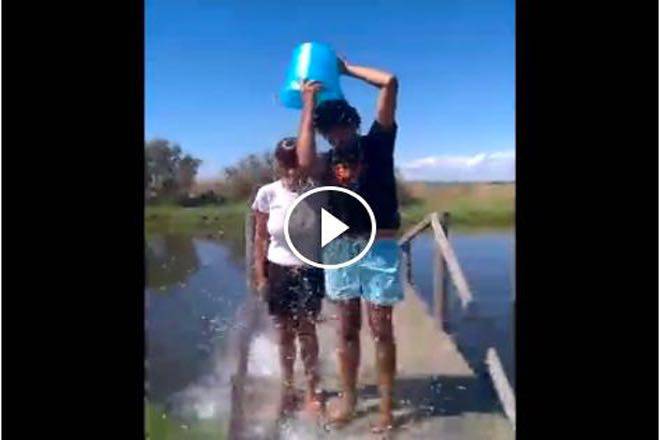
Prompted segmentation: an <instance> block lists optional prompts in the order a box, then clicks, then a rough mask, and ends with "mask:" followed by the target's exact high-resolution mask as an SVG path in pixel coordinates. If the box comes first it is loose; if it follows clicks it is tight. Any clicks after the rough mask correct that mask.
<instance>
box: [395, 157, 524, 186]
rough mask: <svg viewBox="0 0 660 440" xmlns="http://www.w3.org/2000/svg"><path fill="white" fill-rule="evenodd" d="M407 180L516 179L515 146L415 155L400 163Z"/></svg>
mask: <svg viewBox="0 0 660 440" xmlns="http://www.w3.org/2000/svg"><path fill="white" fill-rule="evenodd" d="M400 168H401V172H402V173H403V176H404V177H405V178H406V179H408V180H438V181H446V180H451V181H457V180H458V181H490V180H507V181H508V180H515V173H516V152H515V150H508V151H495V152H491V153H477V154H474V155H470V156H467V155H440V156H428V157H423V158H420V159H415V160H412V161H410V162H407V163H404V164H403V165H402V166H400Z"/></svg>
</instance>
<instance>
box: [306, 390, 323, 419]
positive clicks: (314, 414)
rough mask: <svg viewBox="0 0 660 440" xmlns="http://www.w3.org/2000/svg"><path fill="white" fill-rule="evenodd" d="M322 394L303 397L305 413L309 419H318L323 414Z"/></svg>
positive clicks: (309, 394) (310, 394) (308, 394)
mask: <svg viewBox="0 0 660 440" xmlns="http://www.w3.org/2000/svg"><path fill="white" fill-rule="evenodd" d="M323 403H324V402H323V394H322V393H307V394H306V396H305V413H306V414H307V416H309V417H311V418H315V419H316V418H318V417H319V416H320V415H321V413H322V412H323Z"/></svg>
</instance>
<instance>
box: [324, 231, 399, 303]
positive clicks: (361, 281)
mask: <svg viewBox="0 0 660 440" xmlns="http://www.w3.org/2000/svg"><path fill="white" fill-rule="evenodd" d="M361 241H362V242H361ZM363 241H366V240H365V239H355V238H344V237H339V238H337V239H335V240H333V241H331V242H330V243H328V244H327V246H326V248H325V249H324V251H325V253H326V254H325V256H326V257H332V258H339V259H342V260H348V259H350V258H353V257H354V256H356V255H357V254H358V252H359V250H360V249H362V247H363V246H364V243H363ZM399 253H400V251H399V245H398V243H397V242H396V240H394V239H390V238H381V239H377V240H376V241H374V244H373V246H372V247H371V249H369V252H367V255H365V256H364V257H363V258H362V259H360V260H359V261H357V262H356V263H354V264H351V265H350V266H346V267H342V268H340V269H327V270H326V271H325V288H326V290H327V292H328V299H330V300H332V301H345V300H349V299H353V298H363V299H365V300H366V301H369V302H371V303H373V304H378V305H381V306H391V305H394V304H396V303H397V302H399V301H401V300H402V299H403V289H402V287H401V280H400V277H401V271H400V270H399V267H400V259H399Z"/></svg>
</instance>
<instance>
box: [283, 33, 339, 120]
mask: <svg viewBox="0 0 660 440" xmlns="http://www.w3.org/2000/svg"><path fill="white" fill-rule="evenodd" d="M339 76H340V75H339V68H338V66H337V55H336V54H335V51H334V50H332V48H331V47H330V46H328V45H326V44H322V43H316V42H307V43H303V44H301V45H300V46H298V47H296V48H295V49H294V51H293V57H292V58H291V63H290V64H289V69H288V71H287V74H286V80H285V82H284V86H283V87H282V89H281V90H280V96H279V99H280V102H281V103H282V105H284V106H285V107H289V108H296V109H300V108H302V98H301V96H300V83H301V81H302V80H303V79H309V80H314V81H321V82H322V83H323V89H322V90H321V91H320V92H319V93H318V95H317V100H316V102H317V104H318V103H320V102H323V101H327V100H329V99H344V94H343V93H342V91H341V87H340V85H339Z"/></svg>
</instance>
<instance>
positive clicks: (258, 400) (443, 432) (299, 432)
mask: <svg viewBox="0 0 660 440" xmlns="http://www.w3.org/2000/svg"><path fill="white" fill-rule="evenodd" d="M448 226H449V215H448V214H447V213H445V214H443V215H442V216H439V215H438V214H437V213H431V214H429V215H427V216H426V217H425V218H424V220H422V221H421V222H420V223H418V224H417V225H415V226H413V227H412V228H410V229H409V230H408V231H407V232H405V233H404V234H403V236H402V237H401V238H400V240H399V245H400V246H401V249H402V256H403V258H402V264H403V269H404V270H403V277H404V286H405V287H404V288H405V299H404V300H403V301H402V302H401V303H400V304H398V305H397V306H396V307H395V309H394V315H393V319H394V331H395V337H396V341H397V378H396V386H395V398H396V402H397V405H396V410H395V412H394V416H395V419H396V424H397V428H396V429H395V430H393V431H392V432H391V433H389V434H388V437H387V438H406V439H407V438H420V439H421V438H427V439H440V438H442V439H457V440H458V439H461V440H463V439H466V440H480V439H484V440H486V439H488V440H499V439H502V440H504V439H507V440H508V439H513V438H514V437H515V435H514V432H515V413H516V412H515V395H514V392H513V389H512V387H511V385H510V383H509V381H508V380H507V377H506V375H505V374H504V369H503V367H502V364H501V361H500V358H499V356H498V353H497V352H496V351H495V349H494V348H492V347H491V348H489V349H488V350H487V351H486V355H485V356H484V359H483V360H482V361H481V362H482V365H483V368H480V367H481V365H478V366H477V367H479V368H475V366H474V362H473V365H470V363H469V362H468V361H467V359H466V358H467V356H466V355H465V353H464V350H463V349H462V348H461V347H460V346H459V345H460V344H458V343H457V342H456V341H457V340H458V339H459V338H456V335H452V334H451V331H450V329H449V328H448V327H449V322H450V319H449V318H450V317H449V313H450V308H449V307H448V300H449V298H448V297H449V295H450V294H451V293H450V292H451V290H450V289H449V282H451V283H453V285H454V287H455V289H454V291H455V292H456V294H457V295H458V299H459V300H460V304H461V316H462V317H461V318H460V319H472V317H473V316H474V315H475V313H476V311H477V310H478V306H479V305H478V302H476V301H475V300H474V297H473V295H472V292H471V291H470V287H469V284H468V282H467V280H466V278H465V276H464V274H463V271H462V269H461V266H460V264H459V262H458V259H457V258H456V254H455V252H454V249H453V247H452V245H451V243H450V242H449V240H448V238H447V234H448ZM428 228H431V230H432V233H433V237H434V241H435V256H434V260H433V261H432V262H429V261H423V262H418V263H417V264H432V265H433V268H434V271H433V273H434V275H433V286H434V287H433V297H434V300H433V310H431V311H429V310H428V307H427V306H426V304H425V303H424V301H423V300H422V297H421V296H420V295H419V292H418V291H417V288H416V286H415V285H414V283H413V280H412V279H411V278H412V270H411V268H412V263H413V262H412V259H411V251H410V247H411V246H410V245H411V241H412V240H414V239H415V237H417V236H418V235H419V234H420V232H422V231H424V230H425V229H428ZM253 231H254V227H253V219H252V218H251V216H248V217H247V219H246V228H245V232H246V235H245V239H246V267H247V268H252V267H253V265H252V262H253V261H252V241H253V233H254V232H253ZM251 275H252V274H251V272H250V271H247V284H248V289H249V291H253V289H252V285H251V279H252V277H251ZM322 316H323V319H322V320H321V322H320V323H319V325H318V327H317V331H318V336H319V346H320V355H319V357H320V368H321V377H322V383H321V387H322V388H323V389H324V390H326V391H328V392H330V393H336V392H337V391H338V390H339V378H338V376H337V373H336V360H335V356H334V353H335V348H336V336H335V330H334V325H333V324H334V323H333V321H334V320H335V316H336V312H335V309H334V306H333V304H332V303H331V302H330V301H327V300H325V301H324V304H323V312H322ZM237 319H238V320H239V322H241V323H243V325H242V326H241V327H240V328H239V331H237V332H235V333H234V334H233V335H232V343H231V344H230V349H229V353H227V356H228V358H231V359H235V360H236V361H235V364H236V365H235V368H236V369H235V374H234V376H233V380H232V402H231V406H232V413H231V422H230V426H229V432H228V437H229V438H231V439H276V438H282V439H315V438H319V439H321V438H323V439H325V438H328V439H334V438H337V439H339V438H348V439H357V438H374V434H371V433H370V430H369V422H370V421H371V420H373V419H375V417H376V415H377V413H376V412H377V408H378V392H377V386H376V383H377V381H376V366H375V362H374V360H375V353H374V347H373V342H372V341H371V335H370V334H369V330H368V326H366V325H363V326H362V331H361V335H360V338H361V342H362V355H361V359H362V360H361V365H360V377H359V382H358V383H359V393H360V399H359V403H358V408H357V414H356V418H355V420H353V421H352V422H351V423H350V424H349V425H347V426H344V427H343V428H342V429H339V430H336V431H330V430H327V429H325V428H324V426H323V425H322V424H317V423H313V422H311V421H307V420H305V419H304V417H302V416H301V417H298V418H296V419H294V420H290V421H288V422H287V423H285V424H278V423H277V405H278V403H279V397H280V396H279V391H280V385H279V384H280V381H279V378H280V372H279V360H278V357H277V337H276V333H275V329H274V327H273V325H272V322H271V319H270V318H269V316H268V314H267V312H266V308H265V306H264V304H263V303H262V301H261V300H260V299H259V298H258V297H257V296H256V295H250V296H249V297H248V299H247V301H246V304H245V306H244V307H243V308H242V309H241V315H240V316H238V317H237ZM300 369H301V368H300V363H299V362H297V364H296V375H297V386H298V387H300V389H302V388H303V384H302V374H301V372H300ZM476 370H481V371H483V372H484V373H480V372H479V371H476ZM481 374H487V375H488V377H489V379H490V380H484V378H482V377H480V375H481ZM484 383H486V385H485V386H487V387H491V388H492V390H494V393H495V394H496V395H497V397H498V400H499V402H498V401H495V400H494V399H485V398H484V397H483V388H484ZM491 394H492V393H491ZM376 438H377V437H376Z"/></svg>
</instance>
